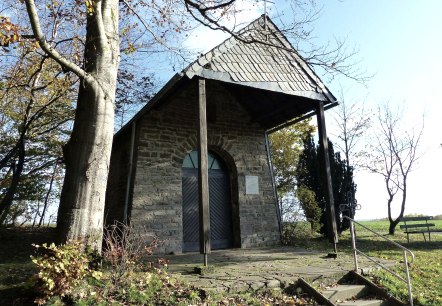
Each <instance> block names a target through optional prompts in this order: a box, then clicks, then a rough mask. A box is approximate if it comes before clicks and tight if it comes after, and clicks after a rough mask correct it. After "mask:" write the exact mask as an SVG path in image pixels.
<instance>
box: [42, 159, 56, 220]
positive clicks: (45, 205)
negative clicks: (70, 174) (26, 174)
mask: <svg viewBox="0 0 442 306" xmlns="http://www.w3.org/2000/svg"><path fill="white" fill-rule="evenodd" d="M57 165H58V160H57V161H56V162H55V164H54V170H53V171H52V176H51V181H50V183H49V187H48V192H46V196H45V201H44V205H43V211H42V212H41V217H40V221H39V222H38V227H41V225H42V223H43V220H44V218H45V214H46V209H47V208H48V204H49V196H50V195H51V192H52V185H53V184H54V179H55V174H56V172H57Z"/></svg>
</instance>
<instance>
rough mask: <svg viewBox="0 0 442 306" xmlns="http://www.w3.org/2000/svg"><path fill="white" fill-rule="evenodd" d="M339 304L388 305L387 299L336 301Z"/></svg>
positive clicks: (348, 305) (355, 305) (347, 305)
mask: <svg viewBox="0 0 442 306" xmlns="http://www.w3.org/2000/svg"><path fill="white" fill-rule="evenodd" d="M336 305H337V306H338V305H339V306H386V305H388V302H387V301H384V300H355V301H345V302H338V303H336Z"/></svg>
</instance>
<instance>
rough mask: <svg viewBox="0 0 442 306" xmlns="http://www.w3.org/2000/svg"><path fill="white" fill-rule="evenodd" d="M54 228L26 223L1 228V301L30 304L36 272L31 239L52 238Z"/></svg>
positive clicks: (42, 239)
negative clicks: (15, 226)
mask: <svg viewBox="0 0 442 306" xmlns="http://www.w3.org/2000/svg"><path fill="white" fill-rule="evenodd" d="M53 231H54V230H53V229H47V228H45V229H31V228H26V227H20V228H13V229H2V230H1V231H0V241H1V242H2V243H1V248H0V305H31V304H32V302H33V300H34V298H35V294H34V293H33V290H32V287H31V284H30V281H29V280H30V278H31V277H32V276H33V275H34V274H35V273H36V272H37V270H36V267H35V265H34V264H33V263H32V262H31V258H30V255H32V254H33V253H34V250H33V247H32V243H37V244H42V243H44V242H51V241H52V240H53V239H52V237H53Z"/></svg>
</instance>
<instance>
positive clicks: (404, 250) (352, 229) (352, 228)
mask: <svg viewBox="0 0 442 306" xmlns="http://www.w3.org/2000/svg"><path fill="white" fill-rule="evenodd" d="M343 217H344V218H345V219H348V220H349V221H350V233H351V245H352V249H353V258H354V263H355V271H356V272H357V271H358V270H359V266H358V254H360V255H362V256H364V257H365V258H367V259H368V260H370V261H372V262H374V263H375V264H377V265H378V266H380V267H381V268H382V269H384V270H386V271H388V272H390V273H391V274H392V275H393V276H395V277H396V278H398V279H399V280H401V281H403V282H405V283H406V284H407V289H408V298H409V302H410V306H413V293H412V290H411V281H410V271H409V270H408V258H407V252H408V253H410V255H411V258H412V260H411V262H413V261H414V257H415V256H414V253H413V252H412V251H410V250H409V249H407V248H406V247H404V246H402V245H400V244H399V243H397V242H395V241H393V240H391V239H389V238H387V237H385V236H383V235H381V234H379V233H377V232H375V231H373V230H371V229H369V228H368V227H366V226H365V225H362V224H361V223H359V222H357V221H355V220H353V219H351V218H349V217H348V216H343ZM354 223H356V224H358V225H359V226H362V227H363V228H365V229H366V230H368V231H369V232H371V233H373V234H375V235H376V236H378V237H381V238H382V239H384V240H386V241H388V242H390V243H391V244H393V245H394V246H396V247H398V248H399V249H401V250H402V254H403V257H404V265H405V275H406V278H403V277H402V276H400V275H399V274H397V273H396V272H394V271H393V270H391V269H390V268H388V267H386V266H385V265H383V264H382V263H380V262H378V261H376V260H374V259H373V258H371V257H370V256H368V255H366V254H364V253H363V252H362V251H361V250H358V249H357V248H356V235H355V226H354Z"/></svg>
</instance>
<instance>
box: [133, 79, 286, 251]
mask: <svg viewBox="0 0 442 306" xmlns="http://www.w3.org/2000/svg"><path fill="white" fill-rule="evenodd" d="M206 86H207V104H208V120H209V124H208V144H209V147H210V148H213V149H215V150H216V149H219V151H222V152H225V153H227V154H228V155H230V156H231V159H232V160H233V163H234V166H235V167H236V174H237V185H236V188H237V190H232V193H235V192H237V193H238V196H237V199H238V200H237V201H238V205H239V224H240V227H239V231H240V233H236V234H237V236H238V237H240V246H241V247H244V248H247V247H256V246H264V245H274V244H277V243H278V242H279V230H278V222H277V214H276V208H275V200H274V197H273V191H272V184H271V176H270V173H269V166H268V163H267V157H266V148H265V138H264V130H263V129H262V128H261V127H260V126H259V125H258V124H257V123H254V122H253V121H252V120H251V118H250V116H249V114H248V113H247V112H246V111H245V110H244V109H243V107H242V106H241V105H240V103H238V102H237V101H236V100H235V98H234V97H233V96H232V95H231V94H229V92H227V91H226V90H225V89H224V87H222V86H221V85H219V84H217V83H215V82H212V81H207V82H206ZM197 94H198V90H197V83H196V81H192V82H191V84H190V86H188V87H186V88H185V89H184V90H181V91H179V92H178V93H176V94H175V95H173V96H172V97H171V98H169V99H168V100H167V101H162V103H160V104H159V105H158V106H157V107H155V108H153V109H151V110H150V111H149V112H148V113H146V114H145V115H144V116H143V117H141V118H140V119H139V120H138V122H137V127H138V129H139V130H138V132H137V134H138V137H139V138H138V141H137V147H136V150H137V158H136V170H135V171H136V172H135V178H134V185H133V186H134V187H133V202H132V211H131V222H132V224H133V225H134V226H136V227H141V226H142V227H143V228H144V231H145V234H146V235H147V236H149V237H154V236H157V237H158V238H159V239H160V240H161V241H163V243H162V245H161V247H160V249H159V250H158V251H159V253H170V252H178V253H179V252H181V251H182V237H183V228H182V199H181V194H182V190H181V188H182V185H181V166H182V162H183V159H184V157H185V155H186V153H188V152H190V151H192V150H195V149H196V147H197V136H196V135H197V122H198V120H197V101H198V95H197ZM214 118H216V119H214ZM246 175H254V176H258V177H259V194H256V195H246V194H245V176H246ZM237 219H238V218H237ZM236 231H238V229H236Z"/></svg>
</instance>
